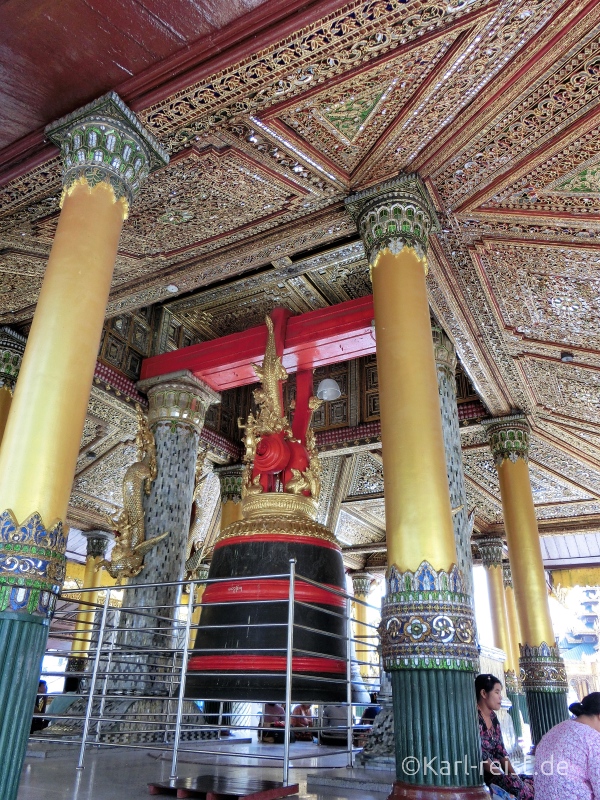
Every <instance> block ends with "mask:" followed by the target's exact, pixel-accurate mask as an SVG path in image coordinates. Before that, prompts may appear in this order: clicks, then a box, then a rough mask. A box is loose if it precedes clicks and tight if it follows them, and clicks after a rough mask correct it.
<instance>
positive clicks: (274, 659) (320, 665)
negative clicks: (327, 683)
mask: <svg viewBox="0 0 600 800" xmlns="http://www.w3.org/2000/svg"><path fill="white" fill-rule="evenodd" d="M285 667H286V657H285V656H255V655H215V656H193V657H192V658H190V660H189V661H188V672H216V671H219V672H221V671H231V672H248V671H253V672H280V673H281V674H282V676H283V675H285ZM292 672H296V673H300V672H306V673H317V674H318V673H328V674H336V675H338V674H339V675H341V674H344V675H345V674H346V662H345V661H338V660H336V659H335V658H315V657H308V656H306V657H305V656H295V657H294V658H292Z"/></svg>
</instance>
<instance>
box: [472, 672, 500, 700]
mask: <svg viewBox="0 0 600 800" xmlns="http://www.w3.org/2000/svg"><path fill="white" fill-rule="evenodd" d="M498 683H499V684H500V686H502V681H501V680H499V679H498V678H497V677H496V676H495V675H490V674H489V673H485V674H483V675H478V676H477V677H476V678H475V696H476V697H477V699H478V700H479V698H480V697H481V690H482V689H483V691H484V692H485V693H486V694H487V693H488V692H491V691H492V689H493V688H494V686H496V684H498Z"/></svg>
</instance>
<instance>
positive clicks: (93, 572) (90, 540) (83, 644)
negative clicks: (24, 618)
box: [64, 530, 114, 692]
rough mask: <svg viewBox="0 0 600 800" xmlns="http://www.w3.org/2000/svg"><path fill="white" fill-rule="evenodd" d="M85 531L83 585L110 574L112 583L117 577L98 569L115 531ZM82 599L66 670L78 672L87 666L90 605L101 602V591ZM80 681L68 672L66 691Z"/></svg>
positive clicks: (98, 582) (99, 581)
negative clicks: (99, 599) (112, 532)
mask: <svg viewBox="0 0 600 800" xmlns="http://www.w3.org/2000/svg"><path fill="white" fill-rule="evenodd" d="M82 535H83V536H84V537H85V538H86V539H87V548H86V550H87V552H86V559H85V569H84V572H83V586H82V587H81V588H82V589H94V588H97V587H99V586H100V585H101V584H102V582H103V579H104V578H108V579H109V581H110V582H111V583H113V582H114V581H113V579H112V578H110V576H109V575H108V573H106V572H100V570H98V569H97V566H98V564H99V563H100V561H102V560H103V558H104V556H105V554H106V548H107V546H108V543H109V541H110V540H111V539H112V538H113V537H112V534H111V533H108V532H107V531H98V530H94V531H82ZM81 599H82V602H81V603H80V605H79V609H78V611H77V619H76V620H75V629H74V635H73V645H72V647H71V655H70V656H69V660H68V662H67V670H66V671H67V673H69V672H77V673H79V672H83V671H84V670H85V668H86V663H87V659H86V656H87V653H88V651H89V649H90V643H91V641H92V631H93V624H94V617H95V610H94V609H90V605H91V604H94V603H97V602H98V592H84V593H83V595H82V598H81ZM79 682H80V676H74V677H71V676H69V675H67V676H66V679H65V688H64V691H65V692H70V691H73V692H77V691H78V690H79Z"/></svg>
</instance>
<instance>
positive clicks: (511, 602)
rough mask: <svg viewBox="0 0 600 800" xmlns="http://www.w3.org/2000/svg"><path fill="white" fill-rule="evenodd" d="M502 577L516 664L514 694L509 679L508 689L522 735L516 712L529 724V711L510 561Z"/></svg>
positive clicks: (512, 712) (516, 728) (503, 566)
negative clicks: (523, 681)
mask: <svg viewBox="0 0 600 800" xmlns="http://www.w3.org/2000/svg"><path fill="white" fill-rule="evenodd" d="M502 578H503V582H504V600H505V602H506V617H507V620H508V633H509V637H510V646H511V649H512V663H513V664H514V665H515V679H516V680H515V684H514V687H515V688H514V692H513V694H514V696H513V694H511V693H510V690H509V685H508V681H507V690H508V691H509V698H510V700H511V701H512V704H513V708H512V710H511V714H512V718H513V721H514V723H515V733H516V734H517V736H520V735H521V733H520V732H519V729H520V730H521V732H522V730H523V729H522V726H521V717H520V715H519V714H517V713H516V712H515V709H517V708H518V709H519V710H520V712H521V715H522V717H523V721H524V722H525V723H527V725H529V712H528V711H527V701H526V699H525V695H524V694H523V686H522V683H521V673H520V666H519V647H520V645H521V643H522V641H523V639H522V637H521V626H520V625H519V615H518V614H517V602H516V600H515V591H514V588H513V582H512V572H511V571H510V563H509V562H508V561H503V562H502Z"/></svg>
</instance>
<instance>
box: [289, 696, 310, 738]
mask: <svg viewBox="0 0 600 800" xmlns="http://www.w3.org/2000/svg"><path fill="white" fill-rule="evenodd" d="M290 720H291V724H292V728H293V729H294V733H295V735H296V741H297V742H312V739H313V733H312V731H311V730H306V729H307V728H312V724H313V717H312V713H311V705H310V703H300V704H299V705H297V706H294V708H293V709H292V716H291V718H290Z"/></svg>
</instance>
